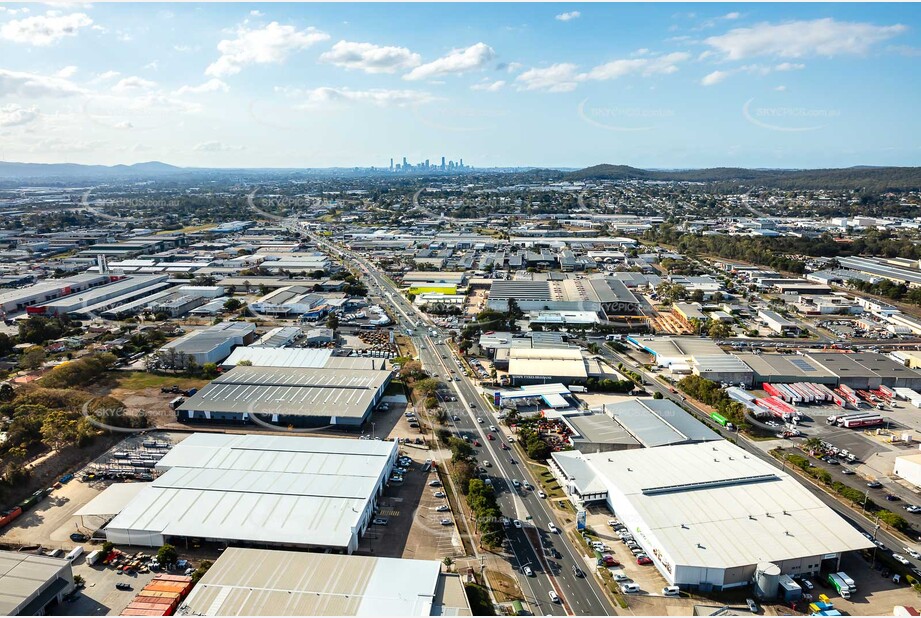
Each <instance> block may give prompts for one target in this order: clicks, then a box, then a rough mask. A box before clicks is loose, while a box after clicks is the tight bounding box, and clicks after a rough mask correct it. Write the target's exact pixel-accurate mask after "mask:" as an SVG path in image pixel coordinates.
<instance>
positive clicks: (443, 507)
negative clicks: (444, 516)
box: [435, 504, 451, 513]
mask: <svg viewBox="0 0 921 618" xmlns="http://www.w3.org/2000/svg"><path fill="white" fill-rule="evenodd" d="M435 510H436V511H438V512H439V513H444V512H445V511H450V510H451V507H450V506H448V505H447V504H441V505H439V506H438V508H437V509H435Z"/></svg>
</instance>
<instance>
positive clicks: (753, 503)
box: [552, 440, 872, 591]
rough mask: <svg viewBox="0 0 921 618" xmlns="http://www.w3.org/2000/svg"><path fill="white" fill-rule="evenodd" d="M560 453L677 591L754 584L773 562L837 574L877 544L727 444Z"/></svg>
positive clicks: (584, 492) (790, 569) (571, 484)
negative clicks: (852, 554)
mask: <svg viewBox="0 0 921 618" xmlns="http://www.w3.org/2000/svg"><path fill="white" fill-rule="evenodd" d="M552 457H553V463H554V465H555V466H556V467H558V468H560V469H562V470H563V471H567V470H569V472H568V473H567V477H568V482H567V483H565V484H564V488H565V489H566V490H567V492H568V493H570V495H574V499H576V500H580V497H581V500H580V501H582V502H583V503H584V502H589V501H592V502H603V503H606V504H607V505H608V507H609V508H610V509H611V511H612V512H614V513H616V514H617V516H618V517H619V518H620V519H621V521H623V523H624V524H625V525H626V526H627V528H628V529H629V530H630V531H631V532H632V533H633V535H634V537H635V538H636V540H637V542H638V543H639V544H640V546H641V547H642V548H643V549H644V550H645V551H646V554H647V555H648V556H649V557H650V558H651V559H652V560H653V563H654V564H655V565H656V567H657V568H658V569H659V571H660V572H661V573H662V575H663V576H664V577H665V579H666V580H668V582H669V584H672V585H677V586H682V587H684V588H690V589H699V590H704V591H706V590H720V589H726V588H733V587H737V586H746V585H749V584H751V583H752V580H753V578H754V576H755V571H756V568H758V566H759V565H762V566H763V565H764V564H765V563H773V564H775V565H777V566H778V567H779V568H780V571H781V573H783V574H786V575H809V574H815V573H818V572H819V571H820V570H821V569H823V568H825V569H831V570H832V571H836V570H838V568H837V567H838V566H839V560H840V557H841V554H842V553H844V552H848V551H855V550H860V549H865V548H869V547H872V543H871V542H870V541H868V540H867V539H865V538H864V537H863V536H862V535H861V534H860V533H859V532H858V531H857V530H856V529H854V528H853V527H852V526H851V525H850V524H848V523H847V522H846V521H844V520H843V519H842V518H840V517H839V516H838V515H837V514H836V513H835V512H834V511H832V510H831V509H829V508H828V507H827V506H825V504H824V503H822V501H821V500H819V499H818V498H817V497H816V496H814V495H813V494H812V493H811V492H810V491H809V490H808V489H806V488H805V487H803V486H802V485H801V484H800V483H799V482H797V481H796V480H795V479H793V478H791V477H790V476H789V475H788V474H786V473H784V472H779V471H777V470H776V469H775V468H773V467H772V466H770V465H769V464H767V463H766V462H764V461H762V460H761V459H758V458H757V457H755V456H753V455H749V454H748V453H746V452H745V451H744V450H742V449H741V448H739V447H737V446H735V445H733V444H731V443H729V442H727V441H724V440H720V441H712V442H701V443H698V444H682V445H676V446H663V447H660V448H643V449H632V450H623V451H618V452H606V453H598V454H589V455H583V454H581V453H578V452H575V451H569V452H560V453H553V456H552ZM587 498H588V499H587Z"/></svg>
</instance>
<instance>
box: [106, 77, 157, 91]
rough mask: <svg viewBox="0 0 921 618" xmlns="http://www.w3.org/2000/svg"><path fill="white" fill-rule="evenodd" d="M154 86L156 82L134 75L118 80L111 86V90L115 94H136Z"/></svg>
mask: <svg viewBox="0 0 921 618" xmlns="http://www.w3.org/2000/svg"><path fill="white" fill-rule="evenodd" d="M156 87H157V83H156V82H152V81H150V80H149V79H144V78H143V77H137V76H136V75H135V76H132V77H125V78H124V79H121V80H119V82H118V83H117V84H115V85H114V86H112V92H114V93H115V94H136V93H139V92H147V91H150V90H153V89H154V88H156Z"/></svg>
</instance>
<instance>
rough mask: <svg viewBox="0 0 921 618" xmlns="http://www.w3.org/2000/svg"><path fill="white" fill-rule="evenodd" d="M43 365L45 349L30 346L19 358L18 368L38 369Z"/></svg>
mask: <svg viewBox="0 0 921 618" xmlns="http://www.w3.org/2000/svg"><path fill="white" fill-rule="evenodd" d="M44 363H45V349H44V348H42V347H41V346H32V347H31V348H29V349H28V350H26V351H25V353H23V355H22V356H21V357H20V358H19V366H20V367H22V368H23V369H28V370H33V369H38V368H39V367H41V366H42V365H43V364H44Z"/></svg>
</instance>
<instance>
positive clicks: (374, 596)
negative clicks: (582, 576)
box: [178, 547, 470, 616]
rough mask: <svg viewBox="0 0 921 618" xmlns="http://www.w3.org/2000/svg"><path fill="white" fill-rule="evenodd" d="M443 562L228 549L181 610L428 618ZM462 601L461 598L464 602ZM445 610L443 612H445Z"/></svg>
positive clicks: (460, 610)
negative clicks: (416, 617)
mask: <svg viewBox="0 0 921 618" xmlns="http://www.w3.org/2000/svg"><path fill="white" fill-rule="evenodd" d="M440 566H441V565H440V563H438V562H437V561H433V560H403V559H398V558H376V557H369V556H343V555H335V554H317V553H302V552H292V551H269V550H258V549H245V548H236V547H230V548H228V549H227V550H225V552H224V553H223V555H222V556H221V557H220V558H219V559H218V560H217V561H216V562H215V563H214V565H213V566H212V567H211V568H210V569H209V570H208V572H207V573H206V574H205V576H204V577H203V578H202V579H201V581H200V582H199V583H198V585H197V586H196V587H195V588H194V589H193V590H192V592H191V594H190V595H189V597H188V598H187V599H186V601H185V602H184V603H183V605H182V606H181V607H180V611H179V612H178V614H179V615H206V616H238V615H249V616H428V615H430V614H431V613H432V606H433V603H434V602H435V601H436V600H437V601H440V602H442V603H444V602H445V601H450V602H451V603H452V604H453V603H458V602H460V603H463V604H464V606H463V607H456V608H451V606H450V605H446V606H442V607H448V608H450V609H453V611H451V612H450V613H452V614H453V615H470V611H469V606H467V602H466V598H460V599H458V598H455V597H457V596H458V595H453V596H451V597H448V596H447V595H443V594H439V589H440V588H443V586H440V584H441V576H440V570H441V569H440ZM461 597H463V595H461ZM442 611H443V610H442Z"/></svg>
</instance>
